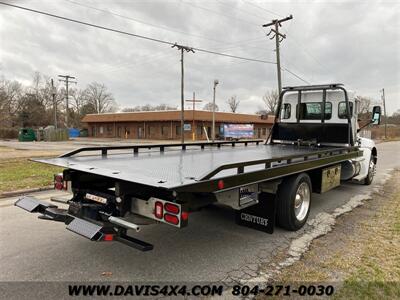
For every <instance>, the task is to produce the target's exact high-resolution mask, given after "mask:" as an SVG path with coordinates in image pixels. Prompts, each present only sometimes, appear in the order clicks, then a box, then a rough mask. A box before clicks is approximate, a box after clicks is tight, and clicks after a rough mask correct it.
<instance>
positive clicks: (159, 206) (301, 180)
mask: <svg viewBox="0 0 400 300" xmlns="http://www.w3.org/2000/svg"><path fill="white" fill-rule="evenodd" d="M328 91H333V92H336V93H337V92H343V95H342V96H343V98H342V101H344V103H345V107H346V108H347V112H350V113H348V114H347V116H346V119H345V121H346V122H342V123H340V124H336V123H328V122H324V121H326V120H324V119H326V116H323V117H322V120H321V122H319V123H318V122H315V115H314V116H312V117H313V118H314V119H313V122H310V123H308V122H306V120H304V121H305V122H301V121H302V120H301V113H298V112H296V115H297V122H296V123H290V122H287V123H285V121H284V118H283V117H282V114H284V115H285V116H286V117H287V112H285V111H284V109H283V108H287V104H288V103H289V102H290V99H291V98H290V97H289V96H290V95H293V94H295V95H296V97H297V98H296V101H297V107H299V104H301V103H302V94H303V96H304V97H303V98H304V100H305V101H307V97H309V96H310V95H314V94H319V95H320V96H321V97H320V98H321V99H322V100H320V102H321V106H322V107H326V103H327V102H328V97H327V95H328ZM286 94H288V95H289V96H287V97H285V95H286ZM292 98H293V97H292ZM313 103H315V102H313ZM350 103H352V102H351V100H349V97H348V94H347V91H346V90H345V89H344V88H343V87H342V86H341V85H339V84H332V85H319V86H305V87H289V88H285V89H284V90H283V92H282V93H281V95H280V97H279V104H278V110H277V113H276V116H275V123H274V125H273V127H272V129H271V132H270V136H269V138H268V140H267V141H263V140H246V141H235V142H233V141H232V142H224V141H217V142H214V143H186V144H159V145H129V146H112V147H87V148H80V149H77V150H74V151H72V152H69V153H66V154H63V155H61V156H59V157H56V158H49V159H35V161H37V162H41V163H46V164H52V165H56V166H61V167H63V168H64V171H63V173H62V174H56V175H55V176H54V186H55V188H56V189H59V190H67V191H69V192H70V193H71V198H70V199H69V200H68V201H65V204H66V205H67V208H60V207H58V206H57V205H56V204H53V203H56V202H57V201H59V200H57V199H52V200H54V201H53V202H45V201H40V200H37V199H35V198H34V197H30V196H24V197H22V198H20V199H19V200H17V201H16V203H15V205H16V206H18V207H20V208H22V209H24V210H26V211H28V212H31V213H39V214H40V216H39V217H40V218H42V219H46V220H51V221H59V222H64V223H65V224H66V228H67V229H68V230H70V231H72V232H74V233H77V234H79V235H81V236H84V237H86V238H88V239H90V240H92V241H119V242H122V243H124V244H126V245H129V246H131V247H134V248H136V249H139V250H142V251H147V250H151V249H153V245H151V244H149V243H147V242H145V241H141V240H139V239H137V238H135V232H137V231H139V230H142V228H143V227H145V225H148V224H153V223H164V224H168V225H171V226H174V227H176V228H177V229H179V228H184V227H186V226H188V224H189V219H190V214H192V213H196V212H198V211H199V210H200V209H201V208H202V207H205V206H207V205H210V204H217V203H218V204H222V205H226V206H229V207H231V208H233V209H234V210H235V212H236V218H235V219H236V222H237V224H239V225H243V226H247V227H250V228H253V229H257V230H261V231H264V232H267V233H273V230H274V226H275V224H278V225H279V226H281V227H283V228H286V229H288V230H297V229H299V228H301V227H302V226H303V225H304V224H305V222H306V220H307V217H308V214H309V211H310V207H311V198H312V197H311V196H312V193H324V192H326V191H328V190H330V189H332V188H334V187H336V186H338V185H340V182H341V180H342V181H343V180H358V181H364V182H365V180H366V179H367V178H369V179H370V180H369V181H367V182H366V183H367V184H368V183H370V181H372V178H373V174H374V172H375V164H376V159H377V153H376V149H375V147H371V144H368V145H367V146H368V147H362V146H363V145H362V143H361V142H360V141H359V140H358V138H357V137H356V135H353V134H352V133H353V131H354V130H353V129H352V124H351V121H352V119H353V116H352V115H351V114H354V113H355V109H353V110H352V111H351V109H350V108H351V107H350ZM289 104H290V103H289ZM353 105H354V107H355V106H356V103H354V104H351V106H353ZM292 106H293V105H292ZM292 110H293V108H292ZM292 113H294V112H293V111H292ZM333 113H334V112H333V111H331V115H333ZM307 127H309V128H307ZM331 132H338V133H339V134H340V135H341V136H339V137H338V136H336V135H335V136H334V137H332V136H330V135H331V134H332V133H331ZM302 137H304V138H302ZM330 139H332V140H333V142H331V141H330ZM364 144H365V142H364ZM366 150H367V151H366ZM365 153H367V155H368V157H366V156H365V155H366V154H365ZM365 160H368V164H366V163H364V161H365ZM371 161H372V162H373V163H370V162H371ZM364 173H365V174H364ZM357 176H358V177H357ZM199 213H201V212H199Z"/></svg>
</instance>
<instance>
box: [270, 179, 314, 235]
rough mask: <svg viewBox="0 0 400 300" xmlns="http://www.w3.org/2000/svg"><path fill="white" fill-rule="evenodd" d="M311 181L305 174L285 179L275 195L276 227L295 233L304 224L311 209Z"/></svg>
mask: <svg viewBox="0 0 400 300" xmlns="http://www.w3.org/2000/svg"><path fill="white" fill-rule="evenodd" d="M311 193H312V189H311V180H310V177H309V176H308V175H307V174H306V173H301V174H299V175H295V176H291V177H288V178H285V179H284V180H283V181H282V183H281V184H280V185H279V189H278V193H277V221H278V225H279V226H281V227H282V228H285V229H287V230H291V231H295V230H298V229H300V228H301V227H303V225H304V224H305V223H306V221H307V218H308V215H309V213H310V207H311Z"/></svg>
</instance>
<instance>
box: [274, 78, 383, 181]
mask: <svg viewBox="0 0 400 300" xmlns="http://www.w3.org/2000/svg"><path fill="white" fill-rule="evenodd" d="M359 108H360V101H359V100H357V99H356V97H355V93H354V92H352V91H347V90H346V89H345V88H344V87H343V85H342V84H329V85H314V86H306V87H286V88H284V89H283V91H282V93H281V95H280V102H279V108H278V112H277V115H276V117H277V123H276V125H275V126H274V128H273V130H272V137H271V140H270V142H271V143H283V144H293V143H298V144H304V143H307V144H309V145H315V146H322V147H323V146H340V147H350V146H355V147H359V148H360V150H362V151H363V157H362V158H357V159H354V160H351V161H348V162H344V163H342V174H341V179H342V180H350V179H353V180H356V181H364V183H366V184H370V183H371V182H372V179H373V176H374V173H375V165H376V162H377V150H376V147H375V143H374V141H373V140H371V139H367V138H363V137H360V136H359V135H358V132H359V129H360V128H359V125H358V113H359ZM371 123H374V124H379V123H380V107H379V106H376V107H374V109H373V118H372V119H371V121H370V123H368V124H371Z"/></svg>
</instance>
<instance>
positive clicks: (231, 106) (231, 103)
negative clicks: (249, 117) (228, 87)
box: [226, 95, 240, 113]
mask: <svg viewBox="0 0 400 300" xmlns="http://www.w3.org/2000/svg"><path fill="white" fill-rule="evenodd" d="M226 103H228V105H229V109H230V110H231V112H233V113H235V112H236V110H237V109H238V107H239V104H240V100H237V98H236V95H235V96H232V97H230V98H229V99H228V100H227V101H226Z"/></svg>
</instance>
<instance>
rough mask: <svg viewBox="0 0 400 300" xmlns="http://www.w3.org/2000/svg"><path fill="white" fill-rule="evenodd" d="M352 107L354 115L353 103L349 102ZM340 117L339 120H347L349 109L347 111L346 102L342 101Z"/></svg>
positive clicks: (351, 113)
mask: <svg viewBox="0 0 400 300" xmlns="http://www.w3.org/2000/svg"><path fill="white" fill-rule="evenodd" d="M349 105H350V115H351V116H352V115H353V102H349ZM338 117H339V119H347V109H346V102H345V101H342V102H339V106H338Z"/></svg>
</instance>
